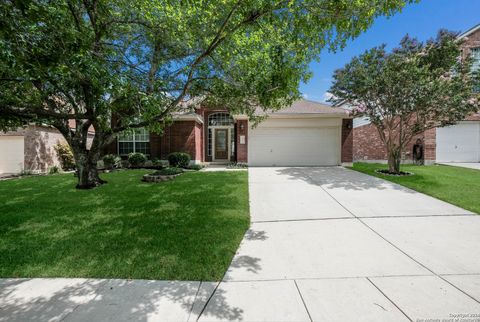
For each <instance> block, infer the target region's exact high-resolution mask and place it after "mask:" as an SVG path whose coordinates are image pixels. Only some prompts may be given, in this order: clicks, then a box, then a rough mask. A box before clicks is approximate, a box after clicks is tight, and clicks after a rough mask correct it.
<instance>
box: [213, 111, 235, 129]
mask: <svg viewBox="0 0 480 322" xmlns="http://www.w3.org/2000/svg"><path fill="white" fill-rule="evenodd" d="M229 125H233V118H232V117H231V116H230V114H228V113H225V112H219V113H213V114H210V115H209V116H208V126H229Z"/></svg>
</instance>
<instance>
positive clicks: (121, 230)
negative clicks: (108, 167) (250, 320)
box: [0, 170, 249, 280]
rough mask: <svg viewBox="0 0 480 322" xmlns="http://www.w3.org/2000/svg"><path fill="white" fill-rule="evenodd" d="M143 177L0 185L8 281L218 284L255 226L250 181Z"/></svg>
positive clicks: (195, 175) (1, 258)
mask: <svg viewBox="0 0 480 322" xmlns="http://www.w3.org/2000/svg"><path fill="white" fill-rule="evenodd" d="M150 172H152V171H150ZM145 173H149V171H147V170H128V171H119V172H114V173H109V174H104V175H102V178H103V179H105V180H107V181H108V183H107V184H106V185H103V186H101V187H98V188H96V189H93V190H76V189H75V188H74V186H75V183H76V179H75V178H74V177H73V175H72V174H62V175H51V176H44V177H28V178H22V179H13V180H6V181H0V277H98V278H142V279H168V280H172V279H176V280H220V279H221V278H222V276H223V274H224V272H225V271H226V269H227V267H228V265H229V264H230V261H231V259H232V257H233V255H234V253H235V251H236V250H237V247H238V245H239V243H240V241H241V239H242V237H243V234H244V233H245V231H246V229H247V228H248V226H249V207H248V183H247V180H248V179H247V172H243V171H242V172H188V173H184V174H182V175H181V176H179V177H177V178H175V180H173V181H169V182H164V183H160V184H152V183H143V182H141V181H140V179H141V177H142V175H143V174H145Z"/></svg>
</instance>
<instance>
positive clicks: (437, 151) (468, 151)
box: [336, 24, 480, 164]
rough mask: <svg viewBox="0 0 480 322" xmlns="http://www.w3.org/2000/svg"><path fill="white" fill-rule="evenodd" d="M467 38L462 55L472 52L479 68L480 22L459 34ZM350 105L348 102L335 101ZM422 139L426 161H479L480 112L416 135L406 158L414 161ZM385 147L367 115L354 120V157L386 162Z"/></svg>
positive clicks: (475, 65)
mask: <svg viewBox="0 0 480 322" xmlns="http://www.w3.org/2000/svg"><path fill="white" fill-rule="evenodd" d="M458 38H459V39H462V40H464V45H463V57H468V56H471V57H472V58H473V60H474V62H473V66H472V68H473V69H474V70H480V24H479V25H477V26H475V27H473V28H471V29H470V30H468V31H466V32H464V33H463V34H461V35H459V36H458ZM336 106H337V107H343V108H345V109H351V106H349V104H348V103H346V102H341V103H339V104H337V105H336ZM417 139H420V140H421V141H422V144H423V147H424V159H425V163H426V164H433V163H435V162H480V113H475V114H472V115H469V116H468V117H467V118H466V119H465V120H464V121H462V122H459V123H457V124H456V125H452V126H448V127H441V128H436V129H431V130H427V131H425V132H424V133H421V134H419V135H417V136H416V137H414V138H413V139H412V141H411V142H410V144H409V145H408V146H407V147H406V148H405V150H404V151H403V154H402V159H403V162H405V163H409V162H412V154H413V153H412V152H413V145H414V144H415V142H416V141H417ZM386 159H387V152H386V149H385V147H384V145H383V143H382V142H381V140H380V138H379V135H378V132H377V129H376V127H375V126H373V125H372V124H370V121H369V120H368V119H367V118H355V119H354V120H353V160H354V161H363V162H375V163H385V162H386Z"/></svg>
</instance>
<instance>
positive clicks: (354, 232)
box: [199, 167, 480, 321]
mask: <svg viewBox="0 0 480 322" xmlns="http://www.w3.org/2000/svg"><path fill="white" fill-rule="evenodd" d="M249 190H250V213H251V220H252V224H251V227H250V229H249V230H248V232H247V233H246V234H245V237H244V239H243V241H242V243H241V245H240V248H239V250H238V252H237V254H236V255H235V257H234V259H233V261H232V263H231V265H230V268H229V269H228V271H227V273H226V275H225V278H224V280H223V281H222V282H221V283H220V284H219V286H218V287H217V288H216V291H215V292H214V293H213V296H212V297H211V298H210V302H207V304H206V307H205V308H204V310H203V311H202V312H201V314H200V318H199V320H200V321H220V320H224V319H222V315H221V314H217V313H216V306H215V305H214V304H211V303H215V301H216V297H217V296H221V297H222V299H223V301H224V302H226V303H228V305H229V307H230V308H232V309H234V310H235V312H236V316H235V318H233V320H246V321H254V320H255V321H417V320H421V319H448V318H450V319H452V318H455V317H459V314H463V315H464V316H470V317H471V318H475V317H476V318H477V319H478V318H480V315H475V314H480V292H479V291H478V290H479V289H480V257H479V256H478V250H479V249H480V234H479V231H480V217H479V216H477V215H475V214H472V213H471V212H469V211H466V210H464V209H461V208H459V207H456V206H453V205H451V204H448V203H446V202H443V201H440V200H437V199H435V198H432V197H430V196H427V195H424V194H421V193H418V192H415V191H413V190H410V189H407V188H404V187H402V186H399V185H396V184H393V183H390V182H387V181H385V180H382V179H378V178H375V177H371V176H368V175H365V174H361V173H358V172H355V171H352V170H348V169H345V168H341V167H315V168H304V167H299V168H250V169H249ZM217 292H218V294H217Z"/></svg>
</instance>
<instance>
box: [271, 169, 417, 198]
mask: <svg viewBox="0 0 480 322" xmlns="http://www.w3.org/2000/svg"><path fill="white" fill-rule="evenodd" d="M276 172H277V173H279V174H282V175H287V176H288V177H289V179H291V180H302V181H305V182H307V183H308V184H311V185H316V186H325V188H327V189H335V188H341V189H345V190H355V191H362V190H372V191H375V190H386V189H394V190H401V191H404V192H409V193H414V191H411V190H410V189H406V188H404V187H402V186H399V185H396V184H392V183H391V182H389V181H385V180H382V179H380V178H376V177H373V176H370V175H365V174H362V173H359V172H356V171H353V170H348V169H343V168H340V167H298V168H281V169H278V170H276Z"/></svg>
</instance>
